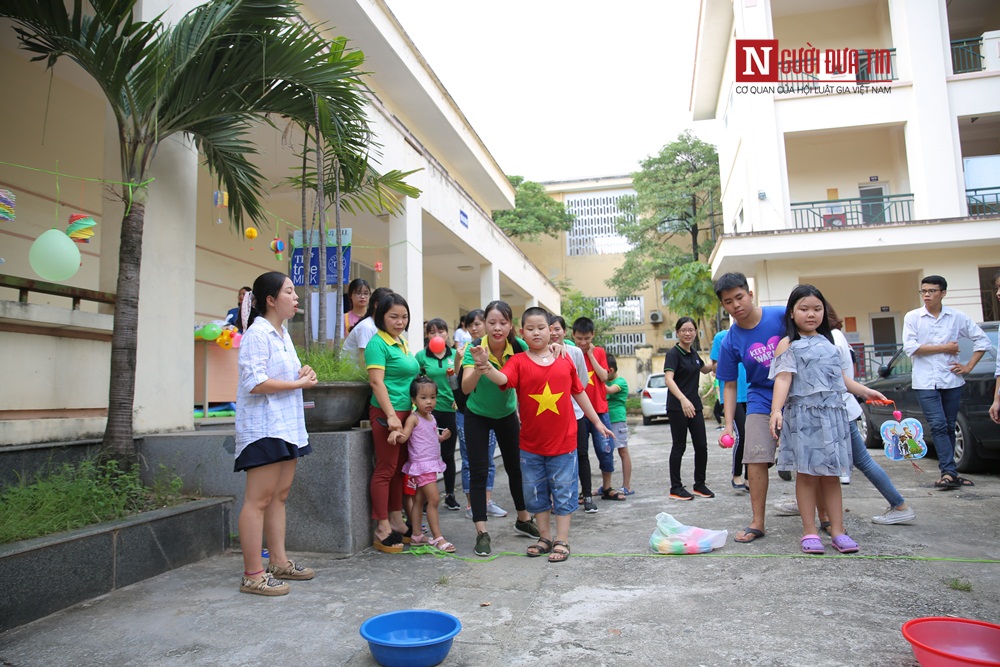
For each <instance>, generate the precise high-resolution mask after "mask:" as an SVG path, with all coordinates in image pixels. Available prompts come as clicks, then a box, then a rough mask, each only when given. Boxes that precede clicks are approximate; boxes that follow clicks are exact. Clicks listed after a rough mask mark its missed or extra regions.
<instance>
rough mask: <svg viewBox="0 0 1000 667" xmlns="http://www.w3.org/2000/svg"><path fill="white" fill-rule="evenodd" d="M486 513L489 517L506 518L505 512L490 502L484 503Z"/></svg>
mask: <svg viewBox="0 0 1000 667" xmlns="http://www.w3.org/2000/svg"><path fill="white" fill-rule="evenodd" d="M486 513H487V514H489V515H490V516H507V510H505V509H504V508H502V507H500V506H499V505H497V504H496V503H495V502H493V501H492V500H491V501H489V502H488V503H486Z"/></svg>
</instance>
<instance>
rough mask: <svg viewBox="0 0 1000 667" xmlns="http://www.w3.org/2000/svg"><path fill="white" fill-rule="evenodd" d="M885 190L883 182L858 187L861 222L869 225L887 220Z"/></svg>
mask: <svg viewBox="0 0 1000 667" xmlns="http://www.w3.org/2000/svg"><path fill="white" fill-rule="evenodd" d="M886 190H887V187H886V184H885V183H878V184H875V185H861V186H859V187H858V193H859V195H860V197H861V224H863V225H871V224H875V223H880V222H886V221H887V220H886V218H887V215H886V213H887V212H888V207H887V206H886V202H885V195H886Z"/></svg>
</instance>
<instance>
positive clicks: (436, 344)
mask: <svg viewBox="0 0 1000 667" xmlns="http://www.w3.org/2000/svg"><path fill="white" fill-rule="evenodd" d="M427 349H428V350H430V351H431V352H433V353H434V354H441V353H442V352H444V338H441V336H432V337H431V339H430V340H429V341H427Z"/></svg>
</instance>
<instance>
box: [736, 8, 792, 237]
mask: <svg viewBox="0 0 1000 667" xmlns="http://www.w3.org/2000/svg"><path fill="white" fill-rule="evenodd" d="M733 11H734V12H735V14H736V17H735V21H734V25H736V26H738V27H737V35H736V36H737V38H740V39H772V38H773V37H774V29H773V26H772V22H771V3H770V0H761V1H760V2H757V3H744V2H735V3H733ZM737 103H738V104H739V107H740V114H741V115H742V120H741V121H740V122H741V126H742V127H743V128H748V129H746V130H744V131H743V137H742V141H743V148H742V149H741V152H742V153H743V154H744V155H746V156H747V157H746V160H747V166H746V170H745V171H744V177H745V179H746V181H745V183H744V192H745V193H746V196H745V198H744V200H743V216H744V220H745V223H744V224H745V225H747V226H746V227H744V228H743V229H741V230H740V231H754V232H756V231H765V230H774V229H785V228H786V227H789V226H791V218H790V214H789V212H788V211H787V210H786V209H788V207H789V204H788V179H787V177H786V172H787V171H788V169H787V165H786V162H785V137H784V134H783V131H782V129H781V127H780V126H779V124H778V117H777V113H776V111H775V108H774V96H773V95H770V94H767V93H756V94H741V95H740V99H739V100H738V101H737Z"/></svg>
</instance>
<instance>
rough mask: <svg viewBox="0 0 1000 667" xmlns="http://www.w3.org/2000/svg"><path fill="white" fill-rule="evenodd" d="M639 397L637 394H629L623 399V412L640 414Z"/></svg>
mask: <svg viewBox="0 0 1000 667" xmlns="http://www.w3.org/2000/svg"><path fill="white" fill-rule="evenodd" d="M640 401H641V399H640V398H639V397H638V396H629V397H628V398H626V399H625V412H626V413H628V414H630V415H638V414H642V404H641V403H640Z"/></svg>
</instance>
